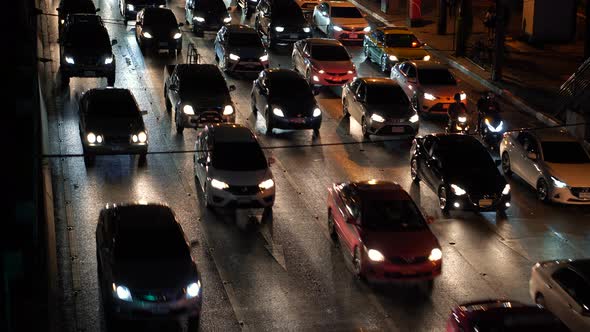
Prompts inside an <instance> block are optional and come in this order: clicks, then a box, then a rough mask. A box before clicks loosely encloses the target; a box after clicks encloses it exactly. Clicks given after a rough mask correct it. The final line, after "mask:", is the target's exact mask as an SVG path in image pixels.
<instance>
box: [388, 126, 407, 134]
mask: <svg viewBox="0 0 590 332" xmlns="http://www.w3.org/2000/svg"><path fill="white" fill-rule="evenodd" d="M391 132H392V133H403V132H404V127H391Z"/></svg>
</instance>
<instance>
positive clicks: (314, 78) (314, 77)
mask: <svg viewBox="0 0 590 332" xmlns="http://www.w3.org/2000/svg"><path fill="white" fill-rule="evenodd" d="M312 78H313V81H314V82H319V81H320V78H319V77H318V76H317V75H313V77H312Z"/></svg>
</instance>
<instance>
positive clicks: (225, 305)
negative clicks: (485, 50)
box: [43, 0, 590, 331]
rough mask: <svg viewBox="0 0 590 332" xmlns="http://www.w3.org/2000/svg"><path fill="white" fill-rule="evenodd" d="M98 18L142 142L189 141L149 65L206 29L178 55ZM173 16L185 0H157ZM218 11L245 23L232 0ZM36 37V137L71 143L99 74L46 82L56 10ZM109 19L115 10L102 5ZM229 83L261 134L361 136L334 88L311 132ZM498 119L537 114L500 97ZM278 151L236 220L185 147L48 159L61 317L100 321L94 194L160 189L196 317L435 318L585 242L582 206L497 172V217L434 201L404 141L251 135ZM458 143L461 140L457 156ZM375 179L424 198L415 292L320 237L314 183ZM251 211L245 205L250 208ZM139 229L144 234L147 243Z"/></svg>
mask: <svg viewBox="0 0 590 332" xmlns="http://www.w3.org/2000/svg"><path fill="white" fill-rule="evenodd" d="M95 3H96V4H97V5H98V7H100V9H101V11H100V15H101V16H102V17H103V19H105V21H106V22H107V27H108V30H109V33H110V36H111V38H112V39H117V40H118V44H117V45H116V46H115V47H114V53H115V55H116V61H117V79H116V83H115V86H116V87H125V88H128V89H130V90H131V91H132V92H133V93H134V95H135V97H136V98H137V100H138V102H139V104H140V107H141V108H142V109H145V110H147V111H148V113H147V115H145V116H144V120H145V122H146V126H147V128H148V135H149V140H150V146H149V149H150V151H158V152H162V151H176V150H184V149H192V148H193V147H194V141H195V138H196V134H197V132H196V131H194V130H185V132H184V135H180V136H179V135H177V134H176V132H175V129H174V125H173V123H172V122H171V119H172V117H171V114H169V113H167V112H166V110H165V107H164V100H163V97H162V96H163V81H162V80H163V68H164V66H165V65H166V64H171V63H177V62H178V63H181V62H184V61H185V59H186V45H187V43H188V42H194V43H195V44H196V45H197V48H198V52H199V53H200V54H201V63H213V62H214V61H213V54H212V51H211V48H212V45H213V36H214V35H213V34H209V35H206V36H205V38H204V39H200V38H195V37H194V35H193V34H192V33H191V32H189V29H188V27H187V26H185V27H184V28H183V29H184V30H185V31H186V32H185V33H184V36H183V40H184V43H185V47H184V48H183V53H182V54H181V55H179V56H178V57H177V58H175V57H173V56H169V55H168V54H166V53H160V54H149V55H146V56H144V55H142V53H141V52H140V50H139V47H138V45H137V43H136V41H135V38H134V28H133V23H130V25H129V26H127V27H125V26H123V24H122V22H121V21H119V20H120V19H121V17H120V15H119V13H118V4H117V2H116V1H115V0H98V1H96V0H95ZM44 5H45V6H46V7H45V8H43V11H44V12H47V13H55V8H56V7H57V5H58V1H57V0H47V1H46V3H44ZM169 7H171V8H172V9H173V10H174V12H175V14H176V17H177V19H178V20H179V22H180V21H184V9H183V7H184V2H183V1H169ZM232 15H233V22H234V23H237V22H246V23H251V24H253V21H252V22H250V21H249V20H246V19H245V18H244V17H242V16H241V12H240V11H239V10H237V11H236V10H234V11H233V13H232ZM45 19H46V22H47V24H44V25H43V27H44V29H46V31H48V34H46V35H44V38H47V43H46V44H45V49H46V52H47V54H48V55H50V57H51V58H52V60H53V62H51V63H48V64H47V65H46V69H47V72H46V75H44V79H46V84H45V86H44V94H45V97H46V103H47V108H48V122H49V142H48V144H49V150H50V152H51V153H55V154H78V153H81V152H82V145H81V143H80V137H79V132H78V115H77V104H76V102H77V100H78V98H79V96H80V94H82V93H83V92H84V91H86V90H87V89H90V88H94V87H97V86H100V87H102V86H106V79H79V78H74V79H72V80H71V84H70V87H69V88H66V89H63V88H60V87H59V82H58V79H57V70H58V67H59V49H58V44H57V24H56V23H57V22H56V21H57V19H56V18H55V17H52V16H47V17H46V18H45ZM115 20H117V21H115ZM349 51H350V53H351V54H352V55H353V56H354V61H355V63H356V65H357V68H358V71H359V73H360V75H361V76H371V75H377V76H381V75H382V74H380V73H379V72H378V68H377V66H376V65H374V64H369V63H367V62H364V56H363V55H362V52H361V48H360V47H359V46H358V45H356V46H354V45H353V46H350V47H349ZM270 59H271V65H272V66H279V65H280V66H281V67H286V68H290V50H286V51H284V52H279V53H277V52H271V56H270ZM455 74H456V75H457V76H458V77H460V78H461V79H462V81H461V82H460V85H461V86H462V87H463V88H464V90H465V91H466V92H467V93H468V95H469V96H470V98H469V99H470V100H469V101H470V103H471V104H473V103H474V102H475V100H476V99H477V98H478V96H479V92H481V91H483V87H481V86H478V85H477V84H476V83H475V82H474V81H472V80H470V79H469V78H468V77H464V76H463V75H461V74H460V73H455ZM227 81H228V84H235V85H236V87H237V90H236V91H235V92H232V96H233V100H234V102H235V104H236V105H237V122H238V123H240V124H244V125H246V126H248V127H250V128H252V129H253V130H254V131H255V132H256V133H257V135H258V137H259V139H260V141H261V144H262V145H263V146H267V147H269V146H288V145H293V144H319V143H338V142H355V141H357V142H358V141H361V140H362V135H361V132H360V126H359V124H358V123H357V122H356V121H355V120H352V119H350V120H349V119H343V118H342V109H341V105H340V98H339V96H340V91H339V90H338V89H326V90H323V92H322V93H321V94H320V95H318V96H317V99H318V101H319V103H320V105H321V108H322V110H323V112H324V116H323V123H322V128H321V133H320V135H319V137H312V133H311V131H280V132H278V133H276V134H275V135H274V136H273V137H268V136H266V135H265V134H264V133H265V128H264V123H263V121H262V119H261V117H258V118H257V117H255V116H254V115H253V114H252V113H251V111H250V106H249V96H250V91H251V85H252V78H247V79H242V78H238V77H227ZM502 106H503V109H504V110H506V113H504V115H505V118H506V122H507V123H508V127H509V128H517V127H523V126H535V125H539V123H537V122H536V121H535V120H534V119H532V118H530V117H528V116H525V115H523V114H522V113H518V112H517V111H516V110H514V109H512V108H511V107H510V106H508V105H506V104H503V105H502ZM441 124H442V122H440V121H436V120H435V121H422V123H421V129H420V132H421V133H422V134H426V133H430V132H437V131H441V128H442V126H441ZM266 153H267V155H268V156H271V155H272V156H274V157H275V158H276V160H277V163H275V164H274V165H273V166H272V169H273V173H274V176H275V182H276V185H277V199H276V203H275V207H274V213H273V217H272V220H270V221H269V222H268V223H267V224H265V225H261V224H260V223H259V222H253V221H252V220H250V222H249V223H244V222H243V221H244V220H246V219H247V216H246V215H245V214H241V215H238V216H235V215H233V214H227V213H223V212H212V211H208V210H206V209H204V206H203V205H202V204H201V200H200V199H201V195H200V191H199V190H197V189H196V186H195V181H194V176H193V171H192V163H193V161H192V154H190V153H185V154H153V155H148V158H147V165H146V166H144V167H141V168H138V166H137V160H136V158H135V157H133V156H131V157H130V156H105V157H98V158H97V161H96V164H95V166H94V167H92V168H86V167H85V165H84V161H83V159H82V158H80V157H64V158H53V159H52V163H51V165H52V168H53V169H52V171H53V183H54V196H55V202H54V203H55V208H56V217H57V219H56V232H57V239H58V257H59V276H58V278H59V283H60V287H61V294H62V296H61V297H60V299H59V303H57V304H56V305H58V306H59V307H60V308H61V313H62V316H61V317H60V326H59V327H58V330H60V331H99V330H101V329H102V330H104V327H103V325H104V324H103V322H102V313H101V309H100V305H99V303H100V302H99V296H98V291H97V278H96V254H95V253H96V251H95V250H96V248H95V238H94V231H95V226H96V221H97V217H98V212H99V210H100V209H101V208H102V207H103V206H104V205H105V204H106V203H107V202H129V201H136V200H140V199H143V200H147V201H157V202H165V203H167V204H169V205H170V206H171V207H172V208H173V210H174V211H175V212H176V214H177V217H178V219H179V221H180V223H181V224H182V226H183V228H184V230H185V232H186V233H187V236H188V237H189V239H190V240H191V241H194V242H195V243H194V246H193V248H192V253H193V256H194V257H195V260H196V261H197V264H198V266H199V269H200V270H201V274H202V277H203V287H204V293H203V296H204V299H203V303H204V305H203V311H202V320H201V325H202V326H201V330H204V331H209V330H211V331H213V330H215V331H233V330H240V329H242V330H251V331H270V330H388V331H440V330H442V329H444V326H445V321H446V319H447V317H448V314H449V312H450V309H451V308H452V307H453V306H455V305H457V304H458V303H460V302H465V301H471V300H477V299H482V298H498V297H503V298H511V299H516V300H520V301H524V302H529V303H530V302H531V300H530V299H529V297H528V278H529V273H530V268H531V266H532V265H533V264H534V262H536V261H538V260H545V259H553V258H580V257H584V256H585V255H586V256H587V255H588V253H590V226H589V224H588V222H589V221H590V209H588V208H581V207H568V206H556V205H545V204H542V203H540V202H538V201H537V200H536V199H535V195H534V192H533V191H532V190H531V189H529V188H528V187H527V186H525V184H524V183H523V182H522V181H520V180H519V179H513V180H510V184H511V186H512V208H510V209H509V210H508V212H507V217H506V218H496V215H495V213H482V214H474V213H467V212H465V213H464V212H453V213H451V215H450V217H445V216H443V215H441V214H440V212H439V210H438V207H437V200H436V197H435V195H434V194H433V193H432V191H431V190H430V189H429V188H427V187H426V186H425V185H423V184H422V185H412V184H411V180H410V177H409V163H408V156H409V154H408V153H409V143H408V142H388V143H378V144H367V143H365V144H355V145H335V146H324V147H313V148H310V147H303V148H282V149H269V150H266ZM467 157H468V156H466V158H467ZM370 178H377V179H385V180H394V181H397V182H398V183H400V184H401V185H402V186H403V187H404V188H405V189H406V190H408V191H409V192H410V194H411V195H412V197H413V198H414V199H415V200H416V202H417V203H418V204H419V205H420V206H421V207H422V209H423V211H424V212H425V213H426V214H429V215H432V216H434V217H435V218H436V222H435V223H433V224H432V225H431V228H432V230H433V231H434V233H435V234H436V235H437V237H438V238H439V241H440V242H441V245H442V247H443V262H444V263H443V265H444V268H443V274H442V276H441V277H440V278H438V279H437V281H436V283H435V288H434V291H433V293H432V295H431V296H430V297H425V296H422V295H420V293H419V292H418V291H417V290H416V289H415V288H412V287H401V286H387V287H385V286H381V287H376V286H369V285H366V284H365V283H363V282H361V281H358V280H356V279H355V278H354V277H353V276H352V274H351V272H350V268H349V263H348V262H347V261H346V260H345V258H344V256H343V255H342V253H341V252H340V250H339V249H338V248H337V247H336V246H334V245H333V244H332V242H331V241H330V240H329V237H328V232H327V221H326V205H325V200H326V193H327V191H326V188H327V187H328V186H329V185H330V184H331V183H333V182H335V181H346V180H362V179H370ZM257 218H258V219H260V216H259V215H258V216H257ZM145 245H150V246H151V245H157V243H146V244H145ZM124 327H125V329H126V330H129V331H134V330H154V331H158V330H182V329H183V328H184V323H183V322H175V321H168V322H166V321H164V322H155V323H154V322H144V321H132V322H126V323H125V325H124Z"/></svg>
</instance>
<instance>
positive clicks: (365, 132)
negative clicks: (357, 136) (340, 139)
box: [361, 116, 371, 139]
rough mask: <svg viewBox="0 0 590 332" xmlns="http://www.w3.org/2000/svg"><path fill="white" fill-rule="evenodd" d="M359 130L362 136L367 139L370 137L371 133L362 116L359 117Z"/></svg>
mask: <svg viewBox="0 0 590 332" xmlns="http://www.w3.org/2000/svg"><path fill="white" fill-rule="evenodd" d="M361 131H362V133H363V137H364V138H367V139H368V138H370V137H371V133H369V128H368V125H367V119H366V118H365V117H364V116H363V117H362V118H361Z"/></svg>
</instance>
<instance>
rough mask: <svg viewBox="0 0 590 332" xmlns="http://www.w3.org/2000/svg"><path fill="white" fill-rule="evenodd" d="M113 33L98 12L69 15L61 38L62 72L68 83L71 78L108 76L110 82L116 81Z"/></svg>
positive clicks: (60, 70) (63, 78) (61, 74)
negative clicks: (111, 37)
mask: <svg viewBox="0 0 590 332" xmlns="http://www.w3.org/2000/svg"><path fill="white" fill-rule="evenodd" d="M116 43H117V41H116V40H113V41H111V40H110V37H109V33H108V32H107V29H106V28H105V26H104V24H103V22H102V19H101V18H100V16H98V15H91V14H73V15H69V17H68V21H67V22H66V25H65V26H64V32H63V36H62V38H60V40H59V50H60V54H59V63H60V65H59V72H60V78H61V83H62V85H64V86H67V85H68V84H69V83H70V77H106V78H107V85H109V86H113V85H114V84H115V72H116V71H115V67H116V61H115V56H114V54H113V50H112V45H115V44H116Z"/></svg>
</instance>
